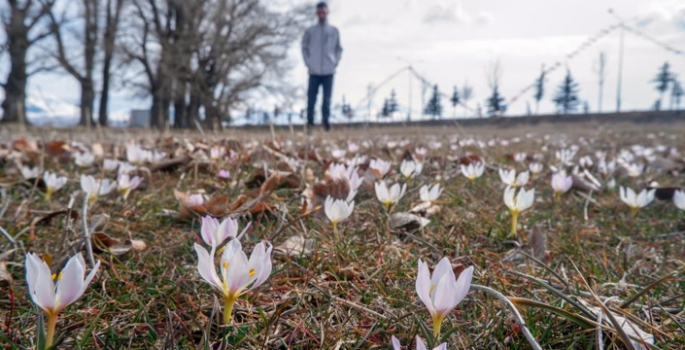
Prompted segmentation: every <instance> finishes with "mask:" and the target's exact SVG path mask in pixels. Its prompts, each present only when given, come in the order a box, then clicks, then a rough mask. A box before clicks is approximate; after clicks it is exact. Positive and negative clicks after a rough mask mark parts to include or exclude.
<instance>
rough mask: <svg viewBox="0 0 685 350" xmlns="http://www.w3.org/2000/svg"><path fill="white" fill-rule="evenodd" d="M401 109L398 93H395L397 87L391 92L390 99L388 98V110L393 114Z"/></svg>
mask: <svg viewBox="0 0 685 350" xmlns="http://www.w3.org/2000/svg"><path fill="white" fill-rule="evenodd" d="M399 109H400V107H399V104H398V103H397V94H395V89H393V90H392V92H391V93H390V99H389V100H388V112H389V114H393V113H395V112H397V111H399Z"/></svg>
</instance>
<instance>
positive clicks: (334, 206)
mask: <svg viewBox="0 0 685 350" xmlns="http://www.w3.org/2000/svg"><path fill="white" fill-rule="evenodd" d="M352 211H354V201H351V202H347V201H345V200H342V199H334V198H333V197H331V196H328V197H326V202H325V203H324V212H325V213H326V217H328V220H330V221H331V224H332V225H333V232H334V233H335V235H336V237H337V236H338V223H340V222H341V221H343V220H345V219H347V218H348V217H350V215H352Z"/></svg>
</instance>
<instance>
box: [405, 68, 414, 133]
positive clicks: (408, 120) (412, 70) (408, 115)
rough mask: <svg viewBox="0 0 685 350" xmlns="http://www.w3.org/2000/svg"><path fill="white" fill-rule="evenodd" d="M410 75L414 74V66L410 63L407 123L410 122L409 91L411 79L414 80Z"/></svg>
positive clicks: (410, 90)
mask: <svg viewBox="0 0 685 350" xmlns="http://www.w3.org/2000/svg"><path fill="white" fill-rule="evenodd" d="M412 75H414V68H413V67H412V65H411V64H410V65H409V101H408V102H409V103H407V108H408V110H407V123H408V122H411V93H412V89H411V81H412V80H414V79H413V78H414V77H413V76H412Z"/></svg>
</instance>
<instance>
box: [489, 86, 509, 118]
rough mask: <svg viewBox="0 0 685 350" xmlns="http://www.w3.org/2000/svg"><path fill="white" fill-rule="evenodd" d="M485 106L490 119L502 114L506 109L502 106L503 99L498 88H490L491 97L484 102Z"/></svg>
mask: <svg viewBox="0 0 685 350" xmlns="http://www.w3.org/2000/svg"><path fill="white" fill-rule="evenodd" d="M485 105H486V106H487V107H488V115H490V116H491V117H494V116H498V115H500V114H502V113H504V110H505V109H506V107H505V105H504V97H502V95H500V93H499V86H497V85H495V86H494V87H493V88H492V95H490V97H488V99H487V100H486V101H485Z"/></svg>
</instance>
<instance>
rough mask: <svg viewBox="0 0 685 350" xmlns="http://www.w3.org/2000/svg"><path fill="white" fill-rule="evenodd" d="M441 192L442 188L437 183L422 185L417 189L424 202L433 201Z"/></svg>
mask: <svg viewBox="0 0 685 350" xmlns="http://www.w3.org/2000/svg"><path fill="white" fill-rule="evenodd" d="M441 194H442V188H440V185H439V184H435V185H433V186H432V187H431V186H428V185H424V186H422V187H421V188H420V189H419V196H420V197H421V200H422V201H424V202H434V201H436V200H437V199H438V197H440V195H441Z"/></svg>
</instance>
